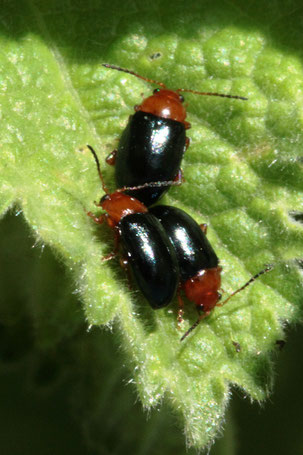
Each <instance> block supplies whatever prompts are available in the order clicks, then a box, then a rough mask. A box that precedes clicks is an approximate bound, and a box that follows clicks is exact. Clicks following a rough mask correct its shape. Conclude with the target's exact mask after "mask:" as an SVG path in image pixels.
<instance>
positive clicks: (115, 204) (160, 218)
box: [87, 145, 273, 341]
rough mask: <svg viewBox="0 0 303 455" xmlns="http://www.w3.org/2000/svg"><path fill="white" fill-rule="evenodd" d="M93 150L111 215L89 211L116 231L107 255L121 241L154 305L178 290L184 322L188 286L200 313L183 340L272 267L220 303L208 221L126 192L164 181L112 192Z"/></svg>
mask: <svg viewBox="0 0 303 455" xmlns="http://www.w3.org/2000/svg"><path fill="white" fill-rule="evenodd" d="M87 147H88V148H89V150H90V151H91V152H92V154H93V156H94V158H95V161H96V164H97V169H98V173H99V178H100V180H101V184H102V188H103V190H104V192H105V195H104V196H103V197H102V198H101V199H100V202H99V203H98V204H96V205H97V206H98V207H101V208H102V209H103V210H104V211H105V212H106V213H104V214H102V215H100V216H96V215H94V214H93V213H92V212H88V213H87V214H88V215H89V216H90V217H91V218H93V220H94V221H95V222H96V223H98V224H102V223H103V222H104V221H106V222H107V224H108V225H109V227H110V228H111V229H113V231H114V237H115V250H114V253H113V254H110V255H109V256H108V257H107V258H111V257H114V256H116V254H117V251H118V247H119V245H121V246H122V252H123V253H122V254H123V257H124V259H125V260H126V262H127V264H128V267H129V268H130V269H131V271H132V274H133V276H134V278H135V280H136V282H137V285H138V287H139V288H140V290H141V292H142V294H143V295H144V297H145V298H146V299H147V301H148V302H149V304H150V305H151V307H152V308H153V309H159V308H164V307H166V306H167V305H169V303H171V301H172V300H173V299H174V297H175V295H176V294H177V296H178V300H179V315H178V319H179V321H181V320H182V318H183V300H182V298H181V296H180V291H182V290H184V291H185V295H186V297H187V298H188V300H190V301H192V302H194V303H195V305H196V308H197V310H198V313H199V316H198V319H197V320H196V322H195V323H194V324H193V325H192V326H191V327H190V328H189V329H188V330H187V332H186V333H185V334H184V335H183V336H182V337H181V341H183V340H184V339H185V338H186V337H187V336H188V335H189V334H190V333H191V332H192V330H194V329H195V328H196V327H197V326H198V325H199V323H200V321H201V320H202V319H204V318H205V317H207V316H209V314H210V313H211V311H212V310H213V309H214V308H215V306H222V305H224V304H225V303H227V302H228V301H229V300H230V299H231V298H232V297H233V296H234V295H236V294H237V293H238V292H240V291H242V290H243V289H245V288H246V287H247V286H248V285H249V284H251V283H252V282H253V281H255V280H256V279H257V278H258V277H259V276H261V275H263V274H264V273H266V272H269V271H270V270H272V268H273V267H272V265H268V266H266V268H265V269H263V270H261V271H260V272H259V273H257V274H256V275H254V276H253V277H252V278H250V280H249V281H247V283H245V284H244V285H243V286H241V287H240V288H239V289H237V290H236V291H234V292H233V293H232V294H230V296H229V297H227V298H226V299H225V300H224V302H222V303H219V301H220V299H221V294H220V292H219V290H220V287H221V271H222V268H221V267H220V265H219V260H218V257H217V255H216V253H215V251H214V250H213V248H212V246H211V244H210V242H209V241H208V239H207V237H206V229H207V228H206V225H205V224H203V225H198V223H197V222H196V221H195V220H194V219H193V218H192V217H191V216H190V215H188V214H187V213H186V212H184V210H181V209H179V208H176V207H171V206H166V205H158V206H155V207H152V208H150V209H148V208H147V207H146V206H145V205H144V204H143V203H142V202H141V201H139V200H138V199H135V198H133V197H132V196H130V195H128V194H125V193H124V191H125V190H130V191H139V190H140V189H142V187H143V188H145V187H146V185H147V186H149V185H153V186H155V187H157V186H161V185H162V183H163V184H166V183H173V182H153V183H148V184H143V185H142V186H138V187H123V188H120V189H118V190H116V191H115V192H114V193H110V192H109V190H108V189H107V187H106V185H105V183H104V180H103V175H102V173H101V169H100V163H99V160H98V157H97V155H96V152H95V151H94V149H93V148H92V147H91V146H89V145H88V146H87Z"/></svg>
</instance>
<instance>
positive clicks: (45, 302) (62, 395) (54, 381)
mask: <svg viewBox="0 0 303 455" xmlns="http://www.w3.org/2000/svg"><path fill="white" fill-rule="evenodd" d="M33 244H34V240H33V239H32V237H31V235H30V232H29V229H28V227H27V226H26V224H25V222H24V220H23V218H22V216H19V217H17V216H15V215H13V214H11V215H7V216H6V217H5V219H4V220H2V221H1V223H0V252H1V254H0V270H1V275H0V293H1V294H0V295H1V300H0V401H1V406H0V428H1V432H0V452H1V453H3V454H5V455H19V454H20V453H22V454H23V455H27V454H30V455H33V454H38V453H39V455H53V454H56V455H61V454H62V455H63V454H69V453H72V454H75V455H77V454H79V455H80V454H81V455H86V454H87V455H88V454H89V455H104V454H115V455H119V454H121V455H122V454H123V455H124V454H125V453H134V454H136V453H138V454H139V453H140V454H142V453H144V454H146V455H149V454H150V455H162V454H163V446H165V448H166V450H167V453H174V454H176V455H181V454H184V453H185V446H184V436H183V433H182V431H180V429H179V428H177V426H176V418H175V417H174V416H172V415H171V411H170V409H169V408H168V406H167V405H163V404H162V405H161V410H160V411H158V410H157V411H154V412H151V413H149V415H147V414H146V413H144V412H143V410H142V406H141V403H140V401H139V400H138V399H137V398H136V394H135V393H134V389H132V386H131V385H129V384H128V382H129V381H130V382H131V378H130V377H129V374H128V372H127V369H126V368H125V366H124V363H125V360H124V354H123V352H122V351H123V341H122V340H120V341H118V336H116V335H113V334H112V333H110V332H108V331H104V330H102V329H100V328H97V327H96V328H93V329H91V330H89V331H88V328H87V325H86V323H85V321H84V317H83V312H82V309H81V303H80V302H79V301H77V299H76V298H75V296H73V294H72V291H73V285H72V281H71V280H70V277H69V276H68V275H67V274H66V272H65V269H64V267H63V265H62V264H61V263H60V262H59V261H58V260H56V258H55V257H54V255H53V254H52V252H51V251H50V249H49V248H47V247H45V248H44V249H41V247H39V246H36V247H34V248H33ZM122 272H123V271H122ZM150 311H151V312H152V310H150ZM187 453H189V454H191V453H192V454H194V453H195V452H194V451H189V452H187Z"/></svg>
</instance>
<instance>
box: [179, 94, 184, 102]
mask: <svg viewBox="0 0 303 455" xmlns="http://www.w3.org/2000/svg"><path fill="white" fill-rule="evenodd" d="M179 100H180V101H181V103H184V96H182V95H179Z"/></svg>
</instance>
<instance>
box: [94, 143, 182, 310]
mask: <svg viewBox="0 0 303 455" xmlns="http://www.w3.org/2000/svg"><path fill="white" fill-rule="evenodd" d="M87 147H88V148H89V150H90V151H91V152H92V154H93V156H94V158H95V161H96V164H97V169H98V173H99V178H100V180H101V183H102V187H103V190H104V192H105V195H104V196H103V197H102V198H101V199H100V202H99V203H98V204H96V205H97V206H98V207H101V208H102V209H103V210H104V211H105V212H106V213H104V214H102V215H100V216H95V215H94V214H93V213H92V212H88V213H87V214H88V215H89V216H90V217H91V218H92V219H93V220H94V221H95V222H96V223H98V224H102V223H103V222H104V221H105V222H107V224H108V226H109V227H110V228H111V229H112V230H113V231H114V237H115V250H114V253H113V254H110V255H109V256H107V258H111V257H114V256H115V255H116V254H117V251H118V248H119V246H120V245H121V247H122V256H123V258H124V262H127V268H129V269H130V270H131V272H132V274H133V276H134V278H135V281H136V282H137V285H138V287H139V289H140V290H141V292H142V294H143V295H144V297H145V298H146V299H147V301H148V302H149V304H150V305H151V307H152V308H153V309H159V308H163V307H165V306H167V305H168V304H169V303H170V302H171V301H172V300H173V298H174V297H175V295H176V291H177V287H178V282H179V269H178V263H177V258H176V254H175V251H174V248H173V246H172V245H171V242H170V241H169V239H168V237H167V235H166V233H165V230H164V228H163V226H162V225H161V223H160V221H159V220H158V219H157V218H156V217H155V216H154V215H153V214H151V213H148V209H147V207H146V206H145V205H144V204H143V203H142V202H141V201H139V200H138V199H135V198H133V197H132V196H130V195H128V194H125V193H124V192H123V191H124V190H125V189H124V188H122V189H120V190H116V191H115V192H114V193H110V192H109V191H108V189H107V187H106V185H105V183H104V180H103V175H102V173H101V169H100V163H99V160H98V157H97V155H96V152H95V151H94V149H93V148H92V147H91V146H90V145H88V146H87ZM143 186H144V185H143ZM168 271H169V273H168Z"/></svg>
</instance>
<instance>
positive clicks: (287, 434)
mask: <svg viewBox="0 0 303 455" xmlns="http://www.w3.org/2000/svg"><path fill="white" fill-rule="evenodd" d="M302 340H303V327H297V329H296V330H294V329H292V333H290V334H289V336H288V337H287V338H286V343H285V345H284V340H283V343H282V345H284V346H283V348H282V349H281V347H280V346H281V344H277V358H276V359H275V360H276V362H277V368H276V381H275V384H274V391H273V394H272V395H271V396H270V398H269V399H268V400H267V401H266V402H265V403H263V404H262V405H261V406H260V405H259V404H257V403H255V404H253V405H252V404H251V403H250V400H249V398H247V399H246V400H244V399H243V394H242V393H237V392H235V393H234V394H233V400H232V409H231V411H232V415H233V417H234V420H235V424H236V428H237V427H238V428H237V430H236V433H237V439H238V450H237V452H236V454H237V455H241V454H244V453H245V455H255V454H256V453H257V454H259V455H276V454H279V455H289V454H299V453H301V452H302V432H301V428H302V424H303V413H302V406H303V393H302V381H303V363H302V361H301V359H302Z"/></svg>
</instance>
